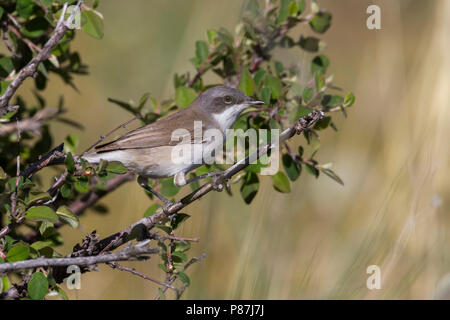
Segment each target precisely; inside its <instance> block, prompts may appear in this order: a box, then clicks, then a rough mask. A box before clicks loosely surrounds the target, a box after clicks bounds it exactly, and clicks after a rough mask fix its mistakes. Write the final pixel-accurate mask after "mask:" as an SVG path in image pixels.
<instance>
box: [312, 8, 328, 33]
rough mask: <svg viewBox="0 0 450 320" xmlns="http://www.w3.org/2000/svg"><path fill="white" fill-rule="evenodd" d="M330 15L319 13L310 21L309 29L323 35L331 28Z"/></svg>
mask: <svg viewBox="0 0 450 320" xmlns="http://www.w3.org/2000/svg"><path fill="white" fill-rule="evenodd" d="M331 17H332V16H331V14H330V13H328V12H325V11H319V12H318V13H317V14H316V15H315V16H314V17H313V18H312V19H311V20H310V21H309V25H310V26H311V29H313V30H314V31H315V32H318V33H324V32H325V31H327V30H328V28H329V27H330V26H331Z"/></svg>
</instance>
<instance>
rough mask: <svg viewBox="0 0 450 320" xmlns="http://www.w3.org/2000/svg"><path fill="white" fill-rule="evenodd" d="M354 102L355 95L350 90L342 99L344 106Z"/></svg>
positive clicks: (349, 105)
mask: <svg viewBox="0 0 450 320" xmlns="http://www.w3.org/2000/svg"><path fill="white" fill-rule="evenodd" d="M354 103H355V96H354V94H353V93H352V92H350V93H349V94H347V95H346V96H345V99H344V107H351V106H352V105H353V104H354Z"/></svg>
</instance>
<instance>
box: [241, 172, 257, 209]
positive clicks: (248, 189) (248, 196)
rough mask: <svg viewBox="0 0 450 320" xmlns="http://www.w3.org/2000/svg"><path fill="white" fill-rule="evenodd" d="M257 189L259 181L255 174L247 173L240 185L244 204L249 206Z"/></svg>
mask: <svg viewBox="0 0 450 320" xmlns="http://www.w3.org/2000/svg"><path fill="white" fill-rule="evenodd" d="M258 189H259V179H258V176H257V175H256V173H254V172H247V173H246V174H245V177H244V179H243V180H242V185H241V195H242V198H243V199H244V201H245V203H246V204H250V203H251V202H252V200H253V199H254V198H255V196H256V193H257V192H258Z"/></svg>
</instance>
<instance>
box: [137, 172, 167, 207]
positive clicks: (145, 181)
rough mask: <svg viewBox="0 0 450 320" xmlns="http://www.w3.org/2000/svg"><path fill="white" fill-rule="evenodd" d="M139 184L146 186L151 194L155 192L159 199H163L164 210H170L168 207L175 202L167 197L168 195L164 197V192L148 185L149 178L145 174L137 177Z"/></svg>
mask: <svg viewBox="0 0 450 320" xmlns="http://www.w3.org/2000/svg"><path fill="white" fill-rule="evenodd" d="M137 181H138V183H139V185H140V186H141V187H142V188H144V189H145V190H147V191H148V192H150V193H151V194H153V195H154V196H156V197H157V198H158V199H159V200H161V201H162V202H163V203H164V206H163V211H164V212H168V211H167V209H168V208H169V207H170V206H171V205H173V202H172V201H170V200H169V199H167V198H166V197H164V196H163V195H162V194H160V193H159V192H157V191H156V190H154V189H153V188H151V187H150V186H149V185H148V179H147V178H145V177H143V176H138V179H137Z"/></svg>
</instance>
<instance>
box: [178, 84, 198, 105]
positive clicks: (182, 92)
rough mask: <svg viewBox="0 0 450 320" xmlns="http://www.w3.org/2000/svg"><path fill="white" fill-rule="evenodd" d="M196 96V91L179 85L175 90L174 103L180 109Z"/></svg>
mask: <svg viewBox="0 0 450 320" xmlns="http://www.w3.org/2000/svg"><path fill="white" fill-rule="evenodd" d="M195 98H197V93H196V92H195V91H194V90H193V89H191V88H188V87H185V86H180V87H178V88H177V90H176V92H175V103H176V104H177V106H178V107H179V108H180V109H184V108H186V107H187V106H189V105H190V104H191V103H192V102H193V101H194V100H195Z"/></svg>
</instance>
